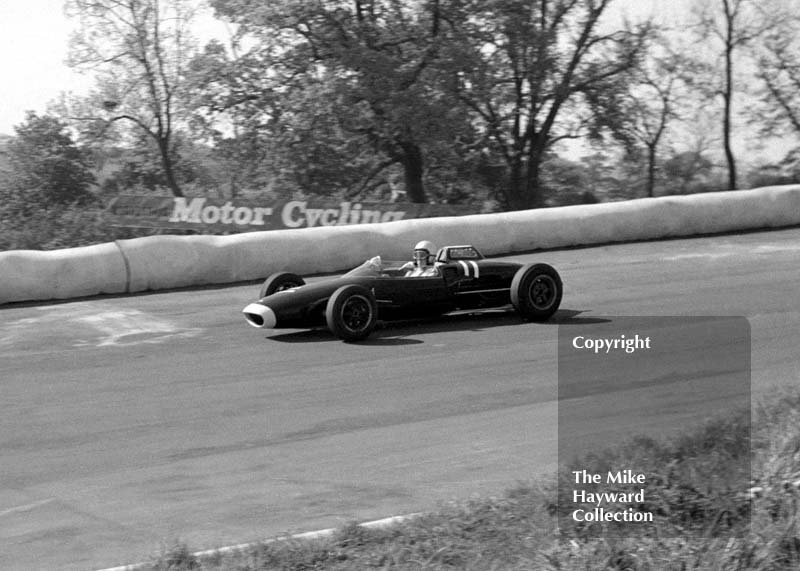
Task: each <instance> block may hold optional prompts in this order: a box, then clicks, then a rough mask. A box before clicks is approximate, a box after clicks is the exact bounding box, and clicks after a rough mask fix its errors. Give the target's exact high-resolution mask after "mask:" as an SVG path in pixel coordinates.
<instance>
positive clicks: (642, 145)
mask: <svg viewBox="0 0 800 571" xmlns="http://www.w3.org/2000/svg"><path fill="white" fill-rule="evenodd" d="M692 67H693V66H692V65H691V63H690V62H688V61H687V60H686V59H685V58H683V57H682V56H680V55H678V54H677V53H676V52H675V51H673V50H672V49H671V48H670V46H669V45H668V44H667V42H666V39H665V37H664V36H663V35H659V36H658V41H657V42H656V43H655V45H654V46H653V47H652V53H649V54H648V57H646V58H642V60H641V61H640V63H639V65H637V66H636V67H634V68H632V69H631V70H629V71H628V72H626V73H625V74H621V75H619V76H617V78H615V79H616V81H614V82H613V84H611V85H608V84H606V85H601V86H600V87H601V88H600V89H592V90H590V91H588V92H587V94H586V96H587V99H588V101H589V103H590V105H591V106H592V109H593V111H594V113H593V121H592V126H593V128H592V130H591V134H592V135H593V136H594V137H595V138H598V137H601V136H602V132H603V130H609V131H610V132H611V133H612V134H613V136H614V137H615V138H616V139H617V140H619V141H620V142H621V143H622V144H623V145H624V147H625V151H626V159H627V160H628V161H630V162H631V163H639V164H640V160H641V156H642V154H644V161H645V163H646V167H645V171H646V176H645V195H646V196H649V197H652V196H654V193H655V184H656V168H657V161H658V158H659V156H658V154H659V149H660V146H661V145H662V143H663V142H664V137H665V134H666V132H667V128H668V126H669V124H670V123H671V122H672V121H673V120H674V119H677V118H679V114H678V110H677V106H678V103H679V102H680V95H679V91H680V88H681V87H682V84H686V83H687V82H690V81H691V80H690V79H688V77H689V74H690V73H691V72H693V71H695V70H693V69H692Z"/></svg>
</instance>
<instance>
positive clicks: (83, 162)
mask: <svg viewBox="0 0 800 571" xmlns="http://www.w3.org/2000/svg"><path fill="white" fill-rule="evenodd" d="M14 130H15V132H16V136H15V137H14V138H13V139H11V140H10V141H9V142H8V144H7V146H6V157H7V161H8V168H9V172H8V181H9V183H8V184H9V187H8V188H7V190H6V193H7V196H5V197H4V198H5V200H4V202H5V206H7V207H9V206H10V207H12V209H13V210H15V211H16V212H17V213H18V214H19V215H21V216H25V215H28V214H30V213H31V212H33V211H35V210H38V209H43V208H47V207H48V206H50V205H53V204H61V205H64V204H70V203H75V202H87V201H89V200H91V199H92V198H93V195H92V193H91V192H90V187H91V185H92V184H93V183H94V176H93V175H92V172H91V168H90V165H89V164H88V159H87V157H86V154H85V153H84V152H83V151H82V150H81V149H79V148H78V147H77V145H76V144H75V141H74V140H73V139H72V136H71V135H70V133H69V132H68V130H67V125H66V124H65V123H63V122H62V121H60V120H59V119H57V118H55V117H52V116H48V115H44V116H39V115H37V114H36V113H34V112H33V111H28V113H27V115H26V117H25V121H24V122H23V123H21V124H19V125H17V126H15V127H14Z"/></svg>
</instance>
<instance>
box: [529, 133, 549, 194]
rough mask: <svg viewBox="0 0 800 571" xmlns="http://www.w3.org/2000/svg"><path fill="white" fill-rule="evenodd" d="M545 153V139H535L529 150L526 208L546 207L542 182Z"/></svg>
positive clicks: (538, 137)
mask: <svg viewBox="0 0 800 571" xmlns="http://www.w3.org/2000/svg"><path fill="white" fill-rule="evenodd" d="M544 151H545V143H544V139H543V137H541V136H537V137H534V138H533V140H532V141H531V142H530V148H529V150H528V165H527V166H528V169H527V172H526V177H525V203H526V205H525V208H541V207H542V206H544V196H543V193H542V180H541V175H542V161H543V160H544Z"/></svg>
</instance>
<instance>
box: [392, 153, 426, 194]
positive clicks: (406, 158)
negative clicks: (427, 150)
mask: <svg viewBox="0 0 800 571" xmlns="http://www.w3.org/2000/svg"><path fill="white" fill-rule="evenodd" d="M399 145H400V148H401V149H402V153H401V154H400V157H399V161H400V164H402V165H403V175H404V181H405V187H406V197H407V198H408V200H409V201H411V202H415V203H418V204H425V203H427V202H428V197H427V195H426V193H425V183H424V182H423V180H422V174H423V171H424V160H423V158H422V150H421V149H420V148H419V145H417V144H416V143H412V142H408V141H401V142H400V143H399Z"/></svg>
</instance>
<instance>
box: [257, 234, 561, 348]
mask: <svg viewBox="0 0 800 571" xmlns="http://www.w3.org/2000/svg"><path fill="white" fill-rule="evenodd" d="M403 264H404V263H403V262H393V261H384V260H382V259H381V257H380V256H375V257H374V258H371V259H369V260H367V261H365V262H364V263H363V264H361V265H360V266H358V267H356V268H355V269H353V270H351V271H349V272H347V273H346V274H343V275H341V276H339V277H336V278H332V279H329V280H324V281H320V282H315V283H310V284H306V283H305V281H304V280H303V278H302V277H300V276H298V275H296V274H293V273H288V272H281V273H277V274H273V275H271V276H270V277H268V278H267V279H266V281H265V282H264V283H263V285H262V286H261V291H260V292H259V300H258V301H257V302H255V303H251V304H249V305H247V307H245V308H244V309H243V310H242V312H243V313H244V316H245V319H247V322H248V323H249V324H250V325H252V326H253V327H258V328H275V329H284V328H291V329H302V328H315V327H324V326H327V327H328V329H330V330H331V332H332V333H333V334H334V335H336V336H337V337H339V338H340V339H342V340H343V341H346V342H354V341H360V340H363V339H365V338H366V337H368V336H369V334H370V333H371V332H372V331H373V329H374V328H375V326H376V324H377V322H378V320H381V321H393V320H405V319H414V318H420V317H428V316H438V315H443V314H445V313H449V312H452V311H456V310H471V309H483V308H495V307H503V306H507V305H509V304H511V305H513V307H514V309H516V311H517V312H518V313H519V314H520V315H521V316H522V318H523V319H525V320H527V321H546V320H547V319H549V318H550V317H551V316H552V315H553V314H554V313H555V312H556V310H557V309H558V307H559V305H560V304H561V297H562V294H563V287H562V283H561V277H560V276H559V275H558V272H557V271H556V270H555V269H554V268H553V267H552V266H550V265H548V264H543V263H533V264H522V263H517V262H503V261H496V260H490V259H486V258H484V256H483V255H482V254H481V253H480V252H479V251H478V250H477V248H475V247H474V246H472V245H462V246H445V247H443V248H441V249H440V250H439V251H438V252H437V254H436V258H435V263H434V268H435V272H434V274H433V275H427V276H419V277H408V276H407V275H406V274H407V272H406V270H405V269H403Z"/></svg>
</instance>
